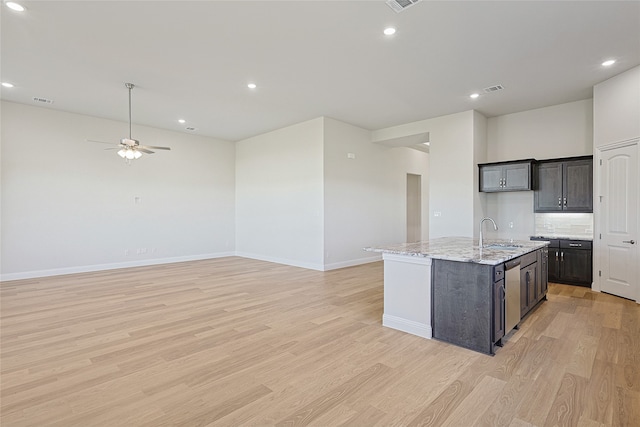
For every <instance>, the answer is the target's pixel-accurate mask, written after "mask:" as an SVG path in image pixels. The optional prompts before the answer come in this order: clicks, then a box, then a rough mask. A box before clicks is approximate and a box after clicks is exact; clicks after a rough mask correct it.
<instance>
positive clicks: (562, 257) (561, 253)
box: [560, 251, 564, 262]
mask: <svg viewBox="0 0 640 427" xmlns="http://www.w3.org/2000/svg"><path fill="white" fill-rule="evenodd" d="M560 261H563V262H564V251H562V252H560Z"/></svg>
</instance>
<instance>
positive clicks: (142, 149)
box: [136, 146, 153, 154]
mask: <svg viewBox="0 0 640 427" xmlns="http://www.w3.org/2000/svg"><path fill="white" fill-rule="evenodd" d="M136 149H137V150H138V151H142V152H143V153H147V154H153V151H151V150H147V149H146V148H144V147H140V146H138V147H136Z"/></svg>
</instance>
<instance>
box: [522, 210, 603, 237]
mask: <svg viewBox="0 0 640 427" xmlns="http://www.w3.org/2000/svg"><path fill="white" fill-rule="evenodd" d="M535 222H536V223H535V234H536V236H549V237H553V236H568V237H576V238H579V237H584V238H589V239H592V238H593V214H592V213H537V214H535Z"/></svg>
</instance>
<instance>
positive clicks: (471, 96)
mask: <svg viewBox="0 0 640 427" xmlns="http://www.w3.org/2000/svg"><path fill="white" fill-rule="evenodd" d="M479 96H480V94H479V93H472V94H471V95H469V98H471V99H476V98H477V97H479Z"/></svg>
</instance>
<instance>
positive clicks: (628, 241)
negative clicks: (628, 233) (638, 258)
mask: <svg viewBox="0 0 640 427" xmlns="http://www.w3.org/2000/svg"><path fill="white" fill-rule="evenodd" d="M622 243H631V244H632V245H633V244H634V243H636V241H635V240H623V241H622Z"/></svg>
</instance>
